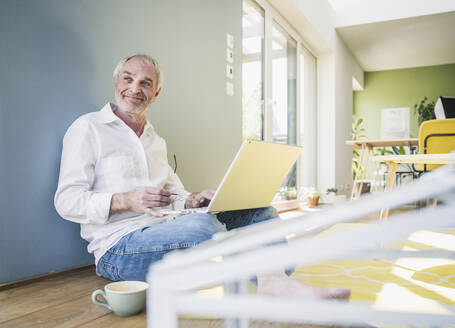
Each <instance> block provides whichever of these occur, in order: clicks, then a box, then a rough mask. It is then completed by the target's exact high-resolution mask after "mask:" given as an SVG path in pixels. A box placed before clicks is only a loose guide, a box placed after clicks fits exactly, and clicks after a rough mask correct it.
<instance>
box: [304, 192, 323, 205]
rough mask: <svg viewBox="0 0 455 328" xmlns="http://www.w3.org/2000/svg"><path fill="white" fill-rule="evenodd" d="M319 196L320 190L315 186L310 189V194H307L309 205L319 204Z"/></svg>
mask: <svg viewBox="0 0 455 328" xmlns="http://www.w3.org/2000/svg"><path fill="white" fill-rule="evenodd" d="M319 197H320V195H319V192H318V191H317V190H316V189H315V188H313V189H311V190H310V191H308V194H307V199H308V207H315V206H318V204H319Z"/></svg>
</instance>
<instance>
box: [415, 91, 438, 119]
mask: <svg viewBox="0 0 455 328" xmlns="http://www.w3.org/2000/svg"><path fill="white" fill-rule="evenodd" d="M427 100H428V98H427V97H426V96H425V97H423V100H422V101H421V102H420V103H417V104H415V105H414V113H415V114H416V115H418V117H417V121H418V122H419V126H420V125H421V124H422V123H423V122H425V121H428V120H435V119H436V114H435V113H434V104H435V102H434V101H432V102H429V103H426V101H427Z"/></svg>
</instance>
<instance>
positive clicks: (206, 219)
mask: <svg viewBox="0 0 455 328" xmlns="http://www.w3.org/2000/svg"><path fill="white" fill-rule="evenodd" d="M277 217H278V214H277V212H276V211H275V209H274V208H273V207H265V208H259V209H250V210H239V211H229V212H221V213H218V214H217V216H215V215H213V214H201V213H195V214H188V215H184V216H181V217H178V218H176V219H174V220H172V221H169V222H165V223H160V224H156V225H153V226H151V227H145V228H142V229H139V230H136V231H133V232H131V233H129V234H127V235H126V236H123V237H122V239H120V240H119V241H118V242H117V244H115V246H113V247H112V248H111V249H109V250H108V251H107V252H106V253H105V254H104V255H103V256H102V257H101V259H100V260H99V262H98V265H97V272H98V274H100V275H101V276H103V277H105V278H107V279H109V280H112V281H119V280H140V281H145V278H146V274H147V271H148V268H149V266H150V264H152V263H154V262H156V261H159V260H161V259H162V258H163V256H164V255H166V254H167V253H169V252H172V251H173V250H176V249H185V248H190V247H194V246H196V245H198V244H200V243H202V242H204V241H207V240H210V239H211V238H212V236H213V235H214V234H215V233H217V232H220V231H225V229H227V230H231V229H235V228H240V227H245V226H248V225H251V224H254V223H258V222H263V221H267V220H270V219H273V218H277ZM223 224H224V225H223ZM225 226H226V228H225Z"/></svg>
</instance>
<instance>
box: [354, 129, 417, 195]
mask: <svg viewBox="0 0 455 328" xmlns="http://www.w3.org/2000/svg"><path fill="white" fill-rule="evenodd" d="M346 145H348V146H351V147H353V148H356V149H359V150H360V159H359V166H358V169H357V171H356V172H355V174H354V182H353V186H352V192H351V198H352V199H356V198H358V197H359V196H360V194H361V192H362V188H363V184H364V183H365V182H367V181H366V180H364V179H362V176H363V173H364V172H365V170H366V168H367V167H368V163H369V158H370V157H371V155H373V148H374V147H401V146H403V147H416V146H418V145H419V139H418V138H409V139H363V140H347V141H346ZM370 183H371V181H370Z"/></svg>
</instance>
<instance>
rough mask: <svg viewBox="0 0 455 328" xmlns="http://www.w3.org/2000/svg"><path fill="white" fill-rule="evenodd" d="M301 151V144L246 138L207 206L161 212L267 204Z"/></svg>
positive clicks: (170, 212) (230, 208)
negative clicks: (294, 144)
mask: <svg viewBox="0 0 455 328" xmlns="http://www.w3.org/2000/svg"><path fill="white" fill-rule="evenodd" d="M301 151H302V147H300V146H293V145H285V144H278V143H271V142H264V141H257V140H245V141H244V142H243V143H242V145H241V146H240V149H239V151H238V152H237V155H236V156H235V157H234V160H233V161H232V163H231V165H230V166H229V168H228V170H227V172H226V174H225V175H224V177H223V179H222V180H221V183H220V184H219V186H218V188H217V190H216V192H215V195H214V196H213V198H212V200H211V202H210V204H209V206H208V207H203V208H192V209H183V210H166V209H163V210H161V211H160V212H161V213H162V214H180V215H182V214H189V213H218V212H223V211H233V210H243V209H251V208H260V207H266V206H269V205H270V203H271V202H272V200H273V198H274V197H275V194H276V193H277V191H278V190H279V188H280V186H281V185H282V183H283V181H284V179H285V178H286V176H287V174H288V173H289V171H290V170H291V168H292V166H293V165H294V163H295V162H296V160H297V158H298V157H299V155H300V153H301Z"/></svg>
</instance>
